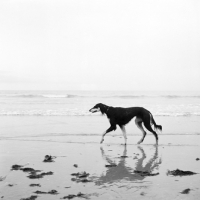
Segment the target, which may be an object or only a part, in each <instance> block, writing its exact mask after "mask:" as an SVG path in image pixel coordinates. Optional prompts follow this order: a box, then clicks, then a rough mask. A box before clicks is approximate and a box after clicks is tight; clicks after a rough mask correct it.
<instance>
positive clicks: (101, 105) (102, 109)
mask: <svg viewBox="0 0 200 200" xmlns="http://www.w3.org/2000/svg"><path fill="white" fill-rule="evenodd" d="M97 105H98V107H99V108H100V111H101V114H102V115H104V114H105V113H106V105H104V104H102V103H98V104H97Z"/></svg>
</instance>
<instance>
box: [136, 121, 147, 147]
mask: <svg viewBox="0 0 200 200" xmlns="http://www.w3.org/2000/svg"><path fill="white" fill-rule="evenodd" d="M135 124H136V126H137V127H138V128H139V129H140V130H141V131H142V133H143V136H142V138H141V139H140V140H139V141H138V144H140V143H142V142H143V140H144V138H145V136H146V134H147V133H146V132H145V130H144V128H143V126H142V119H141V118H139V117H136V119H135Z"/></svg>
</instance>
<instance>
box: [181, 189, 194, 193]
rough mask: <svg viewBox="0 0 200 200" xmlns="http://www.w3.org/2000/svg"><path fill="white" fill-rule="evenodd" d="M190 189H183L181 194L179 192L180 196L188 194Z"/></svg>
mask: <svg viewBox="0 0 200 200" xmlns="http://www.w3.org/2000/svg"><path fill="white" fill-rule="evenodd" d="M190 190H191V189H190V188H187V189H185V190H183V191H182V192H180V193H181V194H189V192H190Z"/></svg>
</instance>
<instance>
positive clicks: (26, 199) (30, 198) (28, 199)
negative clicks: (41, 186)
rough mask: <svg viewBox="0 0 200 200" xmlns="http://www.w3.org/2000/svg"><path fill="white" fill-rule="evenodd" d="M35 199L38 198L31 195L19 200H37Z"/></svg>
mask: <svg viewBox="0 0 200 200" xmlns="http://www.w3.org/2000/svg"><path fill="white" fill-rule="evenodd" d="M37 197H38V196H36V195H32V196H30V197H27V198H22V199H20V200H35V199H37Z"/></svg>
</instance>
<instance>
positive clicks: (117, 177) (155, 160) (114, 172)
mask: <svg viewBox="0 0 200 200" xmlns="http://www.w3.org/2000/svg"><path fill="white" fill-rule="evenodd" d="M138 150H139V151H140V153H141V156H140V158H139V157H138V155H139V154H137V155H136V154H135V156H133V157H132V158H131V157H127V147H126V146H124V151H123V155H122V156H120V157H117V161H118V160H119V159H120V160H119V161H118V163H116V162H114V160H116V159H115V158H116V157H112V158H111V157H110V156H109V155H106V153H105V151H104V149H103V148H102V147H101V154H102V157H103V158H104V159H105V160H106V161H107V162H108V163H109V165H108V169H107V171H106V173H105V174H103V175H101V176H100V177H94V178H95V179H96V185H103V184H105V183H113V182H119V181H121V180H123V179H124V180H126V181H137V180H142V179H144V178H145V176H140V175H138V174H135V173H134V170H137V171H144V172H145V171H148V172H152V171H154V170H158V168H159V164H161V158H159V157H158V146H157V145H156V146H153V149H150V151H151V152H150V153H152V152H153V155H151V156H150V157H149V158H148V156H147V155H146V154H145V151H144V149H143V147H141V146H138ZM148 151H149V150H148ZM115 164H116V165H117V166H116V167H114V166H115Z"/></svg>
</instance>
